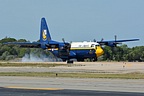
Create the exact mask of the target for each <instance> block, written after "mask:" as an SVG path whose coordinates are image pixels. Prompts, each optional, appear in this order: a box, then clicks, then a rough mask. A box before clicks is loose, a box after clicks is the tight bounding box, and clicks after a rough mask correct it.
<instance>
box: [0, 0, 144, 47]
mask: <svg viewBox="0 0 144 96" xmlns="http://www.w3.org/2000/svg"><path fill="white" fill-rule="evenodd" d="M42 17H45V18H46V21H47V23H48V26H49V31H50V34H51V37H52V39H53V40H57V41H62V38H64V39H65V41H67V42H71V41H72V42H75V41H76V42H77V41H93V40H94V39H96V40H97V41H100V40H101V39H102V38H103V39H104V40H114V35H117V39H133V38H139V39H140V41H135V42H128V43H124V44H127V45H128V47H134V46H144V0H0V39H3V38H5V37H11V38H15V39H17V40H18V39H26V40H29V41H31V42H33V41H37V40H39V37H40V36H39V35H40V20H41V18H42Z"/></svg>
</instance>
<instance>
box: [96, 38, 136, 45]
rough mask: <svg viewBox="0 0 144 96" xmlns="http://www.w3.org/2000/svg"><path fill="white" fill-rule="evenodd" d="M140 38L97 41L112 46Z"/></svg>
mask: <svg viewBox="0 0 144 96" xmlns="http://www.w3.org/2000/svg"><path fill="white" fill-rule="evenodd" d="M138 40H139V39H126V40H109V41H108V40H106V41H105V40H104V41H97V43H99V44H100V45H107V46H110V47H114V46H116V45H117V44H121V43H122V42H129V41H138Z"/></svg>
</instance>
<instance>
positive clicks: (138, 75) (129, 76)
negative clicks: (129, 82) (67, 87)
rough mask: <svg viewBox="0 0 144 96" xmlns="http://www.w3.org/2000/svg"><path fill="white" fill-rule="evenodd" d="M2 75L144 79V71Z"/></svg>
mask: <svg viewBox="0 0 144 96" xmlns="http://www.w3.org/2000/svg"><path fill="white" fill-rule="evenodd" d="M0 76H28V77H29V76H31V77H70V78H109V79H144V74H142V73H128V74H101V73H99V74H97V73H52V72H0Z"/></svg>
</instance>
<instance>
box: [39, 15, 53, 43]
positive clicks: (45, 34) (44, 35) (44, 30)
mask: <svg viewBox="0 0 144 96" xmlns="http://www.w3.org/2000/svg"><path fill="white" fill-rule="evenodd" d="M50 40H51V36H50V33H49V30H48V26H47V23H46V20H45V18H42V19H41V29H40V42H47V43H48V42H49V41H50Z"/></svg>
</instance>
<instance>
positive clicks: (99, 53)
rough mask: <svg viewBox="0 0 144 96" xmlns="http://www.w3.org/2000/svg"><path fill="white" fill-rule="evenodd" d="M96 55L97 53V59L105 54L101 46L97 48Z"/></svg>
mask: <svg viewBox="0 0 144 96" xmlns="http://www.w3.org/2000/svg"><path fill="white" fill-rule="evenodd" d="M95 53H96V55H97V57H99V56H101V55H102V54H103V53H104V51H103V49H102V48H101V47H100V46H97V47H96V52H95Z"/></svg>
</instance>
